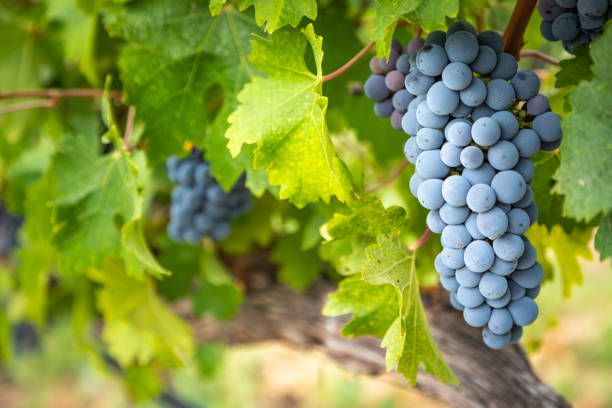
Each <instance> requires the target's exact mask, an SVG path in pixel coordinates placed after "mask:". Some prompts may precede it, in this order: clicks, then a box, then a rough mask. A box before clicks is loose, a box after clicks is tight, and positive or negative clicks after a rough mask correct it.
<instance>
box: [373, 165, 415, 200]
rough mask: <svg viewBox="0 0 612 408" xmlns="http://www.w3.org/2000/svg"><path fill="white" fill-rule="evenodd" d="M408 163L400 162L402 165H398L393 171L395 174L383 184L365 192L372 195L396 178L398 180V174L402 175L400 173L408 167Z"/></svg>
mask: <svg viewBox="0 0 612 408" xmlns="http://www.w3.org/2000/svg"><path fill="white" fill-rule="evenodd" d="M409 163H410V162H409V161H408V160H404V161H403V162H402V164H400V165H399V167H398V168H397V170H395V172H393V174H392V175H391V176H390V177H389V178H388V179H387V180H385V181H384V182H383V183H381V184H379V185H377V186H376V187H372V188H369V189H366V192H368V193H373V192H375V191H378V190H380V189H381V188H383V187H386V186H388V185H389V184H391V183H393V181H394V180H395V179H396V178H398V177H399V175H400V174H402V171H404V169H405V168H406V166H408V164H409Z"/></svg>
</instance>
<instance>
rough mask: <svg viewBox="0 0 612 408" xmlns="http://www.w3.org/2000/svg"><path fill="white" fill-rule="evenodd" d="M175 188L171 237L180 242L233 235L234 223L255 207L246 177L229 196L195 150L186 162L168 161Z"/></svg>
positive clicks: (169, 227) (199, 152)
mask: <svg viewBox="0 0 612 408" xmlns="http://www.w3.org/2000/svg"><path fill="white" fill-rule="evenodd" d="M166 169H167V171H168V178H169V179H170V181H172V182H173V183H176V184H177V186H176V187H174V188H173V189H172V194H171V199H172V203H171V205H170V222H169V223H168V227H167V232H168V236H169V237H170V238H171V239H172V240H174V241H177V242H181V241H184V242H189V243H193V244H195V243H198V242H199V241H200V240H202V238H203V237H204V236H210V237H211V238H212V239H213V240H215V241H218V240H222V239H225V238H227V236H228V235H229V234H230V232H231V228H232V226H231V221H232V219H234V218H235V217H238V216H239V215H241V214H244V213H245V212H247V211H248V210H249V209H250V208H251V194H250V192H249V190H248V189H247V188H246V187H245V185H244V182H245V177H244V175H243V176H242V177H241V178H240V179H239V180H238V181H237V182H236V184H235V185H234V187H233V188H232V190H231V191H230V192H229V193H228V192H225V191H224V190H223V188H222V187H221V186H220V185H219V183H218V182H217V180H215V179H214V177H213V176H212V175H211V174H210V164H209V163H207V162H205V161H203V159H202V151H201V150H198V149H193V150H192V151H191V153H190V154H189V156H187V157H186V158H185V159H182V160H181V159H179V158H178V157H176V156H171V157H169V158H168V159H167V160H166Z"/></svg>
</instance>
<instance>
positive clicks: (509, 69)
mask: <svg viewBox="0 0 612 408" xmlns="http://www.w3.org/2000/svg"><path fill="white" fill-rule="evenodd" d="M517 69H518V62H517V61H516V58H514V57H513V56H512V55H511V54H508V53H505V52H504V53H502V54H499V55H498V56H497V65H495V69H494V70H493V71H491V73H490V74H489V75H490V76H491V78H493V79H505V80H508V79H510V78H512V77H513V76H514V74H516V70H517Z"/></svg>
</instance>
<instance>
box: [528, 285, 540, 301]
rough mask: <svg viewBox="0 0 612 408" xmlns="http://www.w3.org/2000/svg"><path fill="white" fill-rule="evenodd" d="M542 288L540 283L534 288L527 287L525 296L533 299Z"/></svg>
mask: <svg viewBox="0 0 612 408" xmlns="http://www.w3.org/2000/svg"><path fill="white" fill-rule="evenodd" d="M541 289H542V286H541V285H538V286H536V287H535V288H531V289H527V292H526V293H525V296H527V297H530V298H532V299H535V298H537V297H538V295H539V294H540V290H541Z"/></svg>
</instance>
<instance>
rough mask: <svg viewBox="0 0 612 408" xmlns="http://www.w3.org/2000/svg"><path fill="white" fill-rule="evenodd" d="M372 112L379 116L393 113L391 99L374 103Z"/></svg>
mask: <svg viewBox="0 0 612 408" xmlns="http://www.w3.org/2000/svg"><path fill="white" fill-rule="evenodd" d="M374 113H375V114H376V116H378V117H379V118H388V117H389V116H391V114H392V113H393V101H392V100H391V99H385V100H384V101H378V102H376V103H375V104H374Z"/></svg>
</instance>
